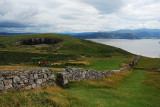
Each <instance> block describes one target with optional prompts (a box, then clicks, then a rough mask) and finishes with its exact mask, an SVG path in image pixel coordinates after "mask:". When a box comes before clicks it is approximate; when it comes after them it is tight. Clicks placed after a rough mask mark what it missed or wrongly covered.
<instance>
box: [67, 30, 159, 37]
mask: <svg viewBox="0 0 160 107" xmlns="http://www.w3.org/2000/svg"><path fill="white" fill-rule="evenodd" d="M66 35H69V36H73V37H76V38H81V39H103V38H104V39H151V38H160V29H138V30H128V29H124V30H117V31H108V32H86V33H66Z"/></svg>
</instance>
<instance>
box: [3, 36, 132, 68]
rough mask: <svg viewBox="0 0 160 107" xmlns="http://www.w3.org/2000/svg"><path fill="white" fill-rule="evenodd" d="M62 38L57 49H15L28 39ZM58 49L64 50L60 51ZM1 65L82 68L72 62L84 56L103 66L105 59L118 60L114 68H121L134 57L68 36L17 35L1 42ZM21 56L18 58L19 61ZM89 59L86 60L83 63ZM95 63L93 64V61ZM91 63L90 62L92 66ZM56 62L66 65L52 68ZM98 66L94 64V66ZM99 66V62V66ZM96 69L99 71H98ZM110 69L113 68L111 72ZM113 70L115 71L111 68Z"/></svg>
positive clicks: (54, 47)
mask: <svg viewBox="0 0 160 107" xmlns="http://www.w3.org/2000/svg"><path fill="white" fill-rule="evenodd" d="M42 37H50V38H59V39H62V40H63V42H61V43H58V44H56V45H40V46H35V45H34V46H15V45H14V43H15V42H17V41H19V40H24V39H27V38H42ZM57 47H61V48H60V49H57ZM0 50H1V51H0V65H15V64H18V65H22V66H23V65H28V66H36V65H37V63H38V62H39V61H42V62H44V61H47V62H48V66H49V67H58V68H59V67H60V68H64V67H67V66H70V67H81V68H83V67H85V65H83V64H70V63H69V62H68V61H69V60H77V59H78V58H81V56H86V57H87V58H91V59H92V58H93V57H94V58H95V57H96V58H101V59H103V58H104V59H103V61H104V63H106V64H108V62H107V61H106V60H105V58H106V57H108V58H109V57H110V58H111V57H117V59H119V60H121V59H122V60H121V61H118V62H117V63H116V64H115V66H116V67H120V64H121V63H122V62H125V61H126V60H128V59H129V58H131V57H132V56H133V55H132V54H130V53H128V52H126V51H124V50H122V49H118V48H115V47H112V46H107V45H103V44H99V43H95V42H91V41H87V40H81V39H77V38H73V37H69V36H65V35H59V34H31V35H18V36H8V37H5V38H1V39H0ZM17 56H19V57H17ZM84 59H86V58H83V59H82V60H84ZM92 61H93V60H92ZM92 61H89V62H90V63H92ZM55 62H63V64H62V65H60V66H58V65H53V63H55ZM93 63H95V62H93ZM97 63H99V62H97ZM94 65H95V64H93V65H92V66H91V65H90V66H89V67H88V68H93V69H94V67H93V66H94ZM95 69H96V68H95ZM108 69H110V68H108ZM112 69H113V68H112ZM97 70H107V67H105V68H103V69H99V68H97Z"/></svg>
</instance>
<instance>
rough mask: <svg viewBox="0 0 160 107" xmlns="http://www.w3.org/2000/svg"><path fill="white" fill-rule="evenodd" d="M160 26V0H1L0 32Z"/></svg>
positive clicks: (70, 30)
mask: <svg viewBox="0 0 160 107" xmlns="http://www.w3.org/2000/svg"><path fill="white" fill-rule="evenodd" d="M141 28H148V29H160V0H0V32H20V33H22V32H39V33H48V32H57V33H65V32H72V33H77V32H97V31H114V30H120V29H141Z"/></svg>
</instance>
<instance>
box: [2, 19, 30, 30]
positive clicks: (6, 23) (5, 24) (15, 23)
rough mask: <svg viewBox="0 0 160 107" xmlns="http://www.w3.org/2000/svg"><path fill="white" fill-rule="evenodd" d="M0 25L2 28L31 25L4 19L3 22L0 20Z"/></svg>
mask: <svg viewBox="0 0 160 107" xmlns="http://www.w3.org/2000/svg"><path fill="white" fill-rule="evenodd" d="M0 27H2V28H25V27H31V26H30V25H27V24H22V23H19V22H11V21H8V22H7V21H4V22H0Z"/></svg>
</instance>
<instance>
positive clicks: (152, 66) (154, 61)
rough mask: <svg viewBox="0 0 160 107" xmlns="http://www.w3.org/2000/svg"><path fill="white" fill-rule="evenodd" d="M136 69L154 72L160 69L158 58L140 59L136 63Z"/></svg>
mask: <svg viewBox="0 0 160 107" xmlns="http://www.w3.org/2000/svg"><path fill="white" fill-rule="evenodd" d="M136 68H141V69H146V70H156V69H159V68H160V59H159V58H148V57H142V58H141V59H140V61H139V62H138V64H137V66H136Z"/></svg>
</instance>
